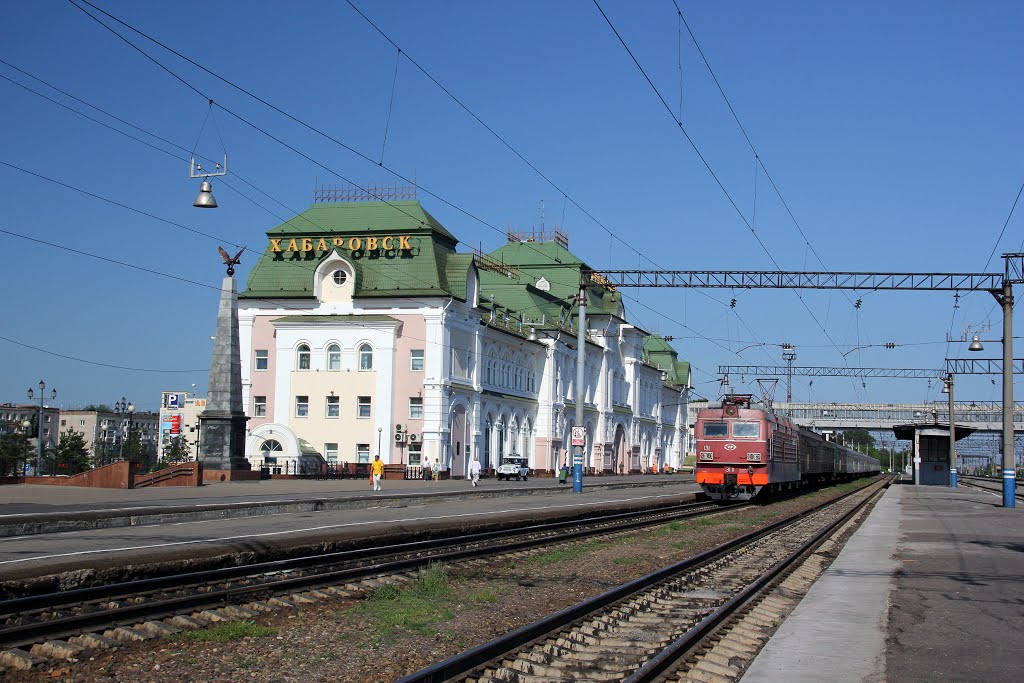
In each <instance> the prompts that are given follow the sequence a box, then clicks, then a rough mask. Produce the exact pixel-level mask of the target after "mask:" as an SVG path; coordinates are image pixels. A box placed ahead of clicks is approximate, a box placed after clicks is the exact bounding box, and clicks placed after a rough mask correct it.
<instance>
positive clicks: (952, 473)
mask: <svg viewBox="0 0 1024 683" xmlns="http://www.w3.org/2000/svg"><path fill="white" fill-rule="evenodd" d="M946 386H947V387H948V389H949V485H950V486H951V487H953V488H956V418H955V417H954V415H953V373H950V374H949V378H948V379H947V380H946Z"/></svg>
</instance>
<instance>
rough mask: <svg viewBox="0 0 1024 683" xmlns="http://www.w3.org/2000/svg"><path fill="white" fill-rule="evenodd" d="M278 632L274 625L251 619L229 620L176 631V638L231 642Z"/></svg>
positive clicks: (192, 640)
mask: <svg viewBox="0 0 1024 683" xmlns="http://www.w3.org/2000/svg"><path fill="white" fill-rule="evenodd" d="M276 633H277V629H276V628H274V627H273V626H260V625H258V624H256V623H254V622H251V621H229V622H226V623H223V624H217V625H216V626H211V627H210V628H204V629H201V630H199V631H185V632H183V633H176V634H175V635H174V638H175V639H176V640H183V641H189V642H209V643H230V642H232V641H235V640H242V639H243V638H262V637H265V636H272V635H274V634H276Z"/></svg>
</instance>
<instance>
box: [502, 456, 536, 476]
mask: <svg viewBox="0 0 1024 683" xmlns="http://www.w3.org/2000/svg"><path fill="white" fill-rule="evenodd" d="M529 475H530V468H528V467H527V466H526V458H524V457H522V456H521V455H506V456H505V460H504V461H503V462H502V463H501V464H500V465H498V469H497V470H496V471H495V476H497V477H498V479H511V478H512V477H515V478H516V481H518V480H520V479H522V480H523V481H525V480H526V478H527V477H528V476H529Z"/></svg>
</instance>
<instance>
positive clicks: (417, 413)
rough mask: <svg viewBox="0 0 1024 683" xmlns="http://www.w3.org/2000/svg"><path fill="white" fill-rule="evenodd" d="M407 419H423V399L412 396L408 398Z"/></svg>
mask: <svg viewBox="0 0 1024 683" xmlns="http://www.w3.org/2000/svg"><path fill="white" fill-rule="evenodd" d="M409 419H410V420H422V419H423V399H422V398H420V397H416V396H414V397H413V398H410V399H409Z"/></svg>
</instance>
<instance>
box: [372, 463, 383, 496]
mask: <svg viewBox="0 0 1024 683" xmlns="http://www.w3.org/2000/svg"><path fill="white" fill-rule="evenodd" d="M370 474H371V475H372V476H373V490H374V491H380V489H381V486H380V480H381V478H382V477H383V476H384V463H383V461H381V459H380V456H379V455H375V456H373V462H372V463H370Z"/></svg>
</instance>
